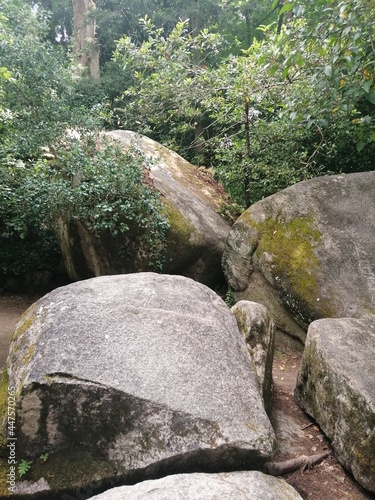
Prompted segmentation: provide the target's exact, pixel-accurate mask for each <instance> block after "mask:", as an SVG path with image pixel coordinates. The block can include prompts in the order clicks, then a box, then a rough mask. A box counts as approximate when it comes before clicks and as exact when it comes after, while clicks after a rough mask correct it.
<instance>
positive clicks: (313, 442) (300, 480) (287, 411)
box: [272, 337, 375, 500]
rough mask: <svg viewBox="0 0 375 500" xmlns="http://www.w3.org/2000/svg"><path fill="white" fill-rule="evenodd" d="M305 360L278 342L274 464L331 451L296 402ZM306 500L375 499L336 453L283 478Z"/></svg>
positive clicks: (281, 340)
mask: <svg viewBox="0 0 375 500" xmlns="http://www.w3.org/2000/svg"><path fill="white" fill-rule="evenodd" d="M301 356H302V346H301V347H300V348H297V347H296V346H295V345H292V344H291V343H288V341H287V340H286V339H285V337H284V338H280V337H279V338H278V339H277V342H276V351H275V358H274V364H273V379H274V394H273V417H272V420H273V425H274V428H275V432H276V436H277V438H278V447H279V449H278V451H277V453H276V456H275V459H274V460H275V462H276V461H277V462H279V461H280V462H281V461H284V460H288V459H290V458H296V457H299V456H301V455H307V456H308V455H314V454H316V453H321V452H323V451H326V450H327V449H328V450H332V448H331V446H330V443H329V441H328V439H327V438H326V437H325V435H324V434H323V432H322V431H321V429H320V428H319V425H318V424H317V423H316V422H315V421H314V420H313V419H311V418H309V417H308V415H306V414H305V413H304V412H303V411H302V410H301V409H300V408H299V407H298V406H297V404H296V402H295V401H294V397H293V395H294V388H295V385H296V378H297V372H298V368H299V364H300V361H301ZM283 478H284V479H285V480H286V481H287V482H288V483H289V484H290V485H292V486H293V487H294V488H295V489H296V490H297V491H298V492H299V494H300V495H301V497H302V498H303V499H308V500H364V499H366V500H367V499H371V500H373V499H375V495H372V494H371V493H369V492H368V491H366V490H365V489H363V488H362V487H361V486H360V485H359V484H358V483H357V482H356V481H355V480H354V478H353V477H352V476H351V474H349V473H348V472H346V471H345V469H344V468H343V467H342V466H341V465H340V464H339V462H338V461H337V460H336V458H335V456H334V453H333V452H332V455H330V456H329V457H328V458H326V459H325V460H323V461H322V462H321V463H320V464H318V465H315V466H314V467H313V468H311V469H309V470H306V471H305V472H303V471H301V470H298V471H296V472H293V473H290V474H287V475H284V476H283Z"/></svg>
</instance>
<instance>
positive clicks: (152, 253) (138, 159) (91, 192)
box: [35, 134, 168, 270]
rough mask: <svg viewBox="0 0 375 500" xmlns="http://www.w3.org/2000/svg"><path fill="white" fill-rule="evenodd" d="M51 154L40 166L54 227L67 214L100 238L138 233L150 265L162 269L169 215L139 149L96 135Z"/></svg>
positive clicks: (67, 142) (68, 143)
mask: <svg viewBox="0 0 375 500" xmlns="http://www.w3.org/2000/svg"><path fill="white" fill-rule="evenodd" d="M48 155H52V156H53V158H50V159H44V160H40V161H39V162H37V163H36V165H35V168H37V169H39V170H40V171H41V172H43V180H42V183H41V186H42V185H43V184H44V185H45V186H46V188H45V190H44V191H45V192H46V194H47V198H48V205H49V207H50V213H49V225H50V226H52V225H53V224H54V223H55V222H56V221H57V220H58V219H59V218H60V217H63V218H65V219H67V218H68V219H69V218H70V219H72V220H76V221H78V222H80V223H82V224H83V225H84V226H85V227H86V228H87V229H88V230H89V231H91V232H92V233H94V234H95V235H97V236H98V237H100V236H102V235H103V234H105V233H107V234H109V235H111V236H112V237H117V236H118V235H121V234H125V233H128V234H131V235H132V237H133V238H134V237H139V238H140V240H139V241H140V242H141V244H142V246H143V247H144V246H145V247H144V250H145V252H146V254H147V255H148V257H149V266H150V268H151V269H154V270H157V269H161V267H162V254H163V250H164V247H165V233H166V231H167V229H168V219H167V216H166V214H165V213H164V209H163V205H162V204H161V202H160V200H159V194H158V193H157V192H156V191H155V190H154V189H153V188H152V182H151V181H150V180H149V175H148V170H149V168H150V162H149V160H148V159H146V157H145V156H144V155H143V154H142V153H141V152H140V151H139V150H137V149H136V148H134V147H132V148H130V149H128V150H125V151H124V150H123V149H121V146H120V144H119V143H117V142H116V141H114V140H110V139H108V138H104V137H99V136H98V135H97V134H86V135H85V136H83V137H82V138H80V139H78V138H74V137H71V138H70V139H65V140H64V142H63V143H62V144H61V145H60V146H59V147H57V148H56V150H55V151H54V152H53V153H52V154H51V153H48ZM124 253H125V254H126V251H125V252H124Z"/></svg>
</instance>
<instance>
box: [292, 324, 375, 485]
mask: <svg viewBox="0 0 375 500" xmlns="http://www.w3.org/2000/svg"><path fill="white" fill-rule="evenodd" d="M374 373H375V318H374V317H372V318H368V319H362V320H361V319H351V318H350V319H345V318H340V319H321V320H317V321H314V322H313V323H312V324H311V325H310V327H309V330H308V333H307V339H306V345H305V350H304V354H303V358H302V362H301V366H300V370H299V373H298V378H297V386H296V390H295V398H296V400H297V402H298V404H299V405H300V406H301V407H302V408H303V409H304V410H305V411H306V412H307V413H308V414H309V415H311V416H312V417H313V418H314V419H315V420H316V421H317V422H318V424H319V425H320V427H321V429H322V430H323V432H324V433H325V434H326V435H327V436H328V438H329V439H330V440H331V441H332V446H333V449H334V451H335V456H336V458H337V459H338V460H339V461H340V462H341V463H342V464H343V465H344V467H346V468H347V469H348V470H349V471H350V472H351V473H352V474H353V476H354V477H355V479H356V480H357V481H358V482H359V483H360V484H361V485H362V486H363V487H364V488H366V489H368V490H370V491H372V492H375V399H374V395H375V379H374Z"/></svg>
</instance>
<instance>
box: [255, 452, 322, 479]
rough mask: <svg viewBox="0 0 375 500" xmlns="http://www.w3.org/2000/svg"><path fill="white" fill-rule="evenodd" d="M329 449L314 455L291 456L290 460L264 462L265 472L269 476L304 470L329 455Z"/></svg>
mask: <svg viewBox="0 0 375 500" xmlns="http://www.w3.org/2000/svg"><path fill="white" fill-rule="evenodd" d="M331 453H332V452H331V451H330V450H327V451H324V452H322V453H316V454H315V455H310V456H306V455H302V456H300V457H297V458H291V459H290V460H285V461H284V462H268V463H266V464H265V472H267V473H268V474H271V476H282V475H283V474H288V473H289V472H293V471H295V470H297V469H301V472H304V471H305V470H306V469H309V468H310V467H313V466H314V465H316V464H318V463H319V462H321V461H322V460H324V459H325V458H327V457H329V455H331Z"/></svg>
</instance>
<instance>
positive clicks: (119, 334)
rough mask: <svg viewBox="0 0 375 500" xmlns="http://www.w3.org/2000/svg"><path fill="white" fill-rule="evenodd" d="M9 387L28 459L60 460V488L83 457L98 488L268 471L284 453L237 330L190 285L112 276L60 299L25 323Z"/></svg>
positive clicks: (42, 303) (207, 295) (53, 297)
mask: <svg viewBox="0 0 375 500" xmlns="http://www.w3.org/2000/svg"><path fill="white" fill-rule="evenodd" d="M6 378H8V379H9V382H8V384H9V385H10V386H12V387H14V388H15V393H16V405H17V418H16V420H17V453H18V455H19V456H21V457H39V456H40V455H41V454H42V453H46V452H48V453H49V455H50V459H49V460H48V461H47V462H46V464H45V470H46V471H47V470H48V466H49V463H52V462H53V457H54V455H55V454H58V456H60V457H61V464H62V465H61V469H62V470H61V475H60V476H61V477H60V481H61V478H63V477H64V472H63V468H64V466H63V460H64V457H66V456H67V455H68V454H69V455H70V457H72V456H73V457H74V454H75V453H76V454H77V457H78V456H81V455H82V454H86V455H87V454H88V455H89V456H90V457H91V460H92V463H90V467H89V470H90V469H91V470H92V471H93V474H94V471H95V477H96V479H102V478H103V477H102V476H101V474H104V475H105V477H108V476H111V475H112V476H121V477H123V478H130V477H131V478H132V480H134V477H140V478H145V477H154V476H155V475H161V474H162V475H164V474H165V473H168V472H169V473H170V472H190V471H192V470H195V471H218V470H228V468H229V469H236V468H239V467H244V466H246V467H250V468H255V469H260V468H261V467H262V464H263V463H264V461H265V460H267V459H269V458H270V457H271V456H272V454H273V449H274V433H273V430H272V427H271V424H270V422H269V419H268V417H267V415H266V412H265V410H264V407H263V402H262V399H261V396H260V393H259V388H258V383H257V379H256V375H255V372H254V369H253V365H252V361H251V359H250V357H249V354H248V352H247V348H246V344H245V340H244V338H243V336H242V335H241V334H240V333H239V330H238V327H237V324H236V320H235V318H234V316H233V314H232V313H231V312H230V310H229V309H228V307H227V306H226V305H225V303H224V302H223V301H222V300H221V299H220V297H218V295H216V294H215V293H214V292H213V291H211V290H210V289H209V288H207V287H206V286H204V285H202V284H200V283H197V282H194V281H193V280H191V279H189V278H184V277H181V276H169V275H158V274H154V273H137V274H129V275H117V276H103V277H98V278H93V279H90V280H86V281H81V282H77V283H74V284H71V285H68V286H65V287H62V288H59V289H56V290H54V291H53V292H51V293H49V294H48V295H46V296H45V297H43V298H42V299H40V300H39V301H38V302H36V303H35V304H34V305H33V306H32V307H31V308H30V309H28V311H27V312H26V313H25V315H24V316H23V318H22V320H21V322H20V323H19V324H18V326H17V328H16V331H15V333H14V335H13V339H12V343H11V346H10V352H9V356H8V360H7V368H6V376H5V377H4V380H5V379H6ZM5 429H6V426H5V425H4V427H3V430H5ZM70 461H71V458H70ZM98 461H100V463H101V464H102V465H103V467H102V469H103V470H105V472H100V470H98V467H96V466H95V464H96V463H97V462H98ZM81 462H87V459H86V458H85V460H83V459H82V460H81ZM79 465H81V463H80V462H79V460H77V467H78V466H79ZM88 479H90V480H91V479H92V478H88ZM66 481H67V482H68V481H69V477H68V475H67V477H66ZM48 482H49V484H50V486H51V488H52V489H53V484H51V481H50V479H48ZM69 486H71V485H69Z"/></svg>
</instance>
